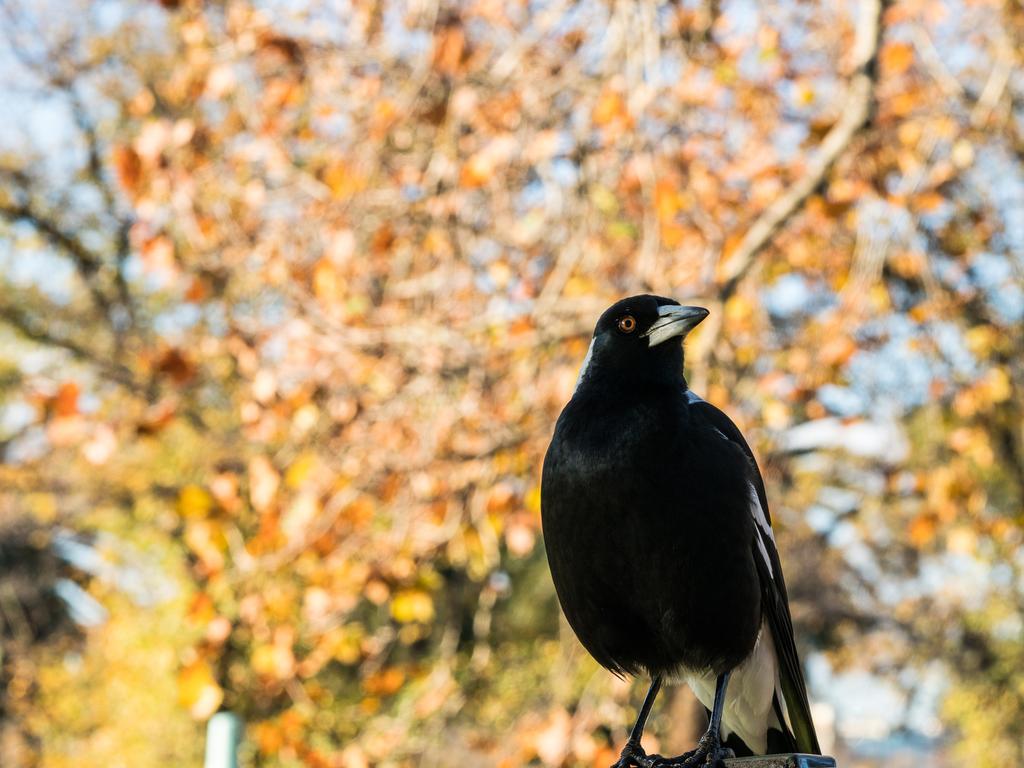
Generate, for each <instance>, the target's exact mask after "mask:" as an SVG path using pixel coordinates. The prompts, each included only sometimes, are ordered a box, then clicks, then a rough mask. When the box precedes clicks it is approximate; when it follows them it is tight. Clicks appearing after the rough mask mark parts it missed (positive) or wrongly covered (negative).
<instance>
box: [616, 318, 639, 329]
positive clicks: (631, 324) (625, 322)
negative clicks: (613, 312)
mask: <svg viewBox="0 0 1024 768" xmlns="http://www.w3.org/2000/svg"><path fill="white" fill-rule="evenodd" d="M619 330H620V331H622V332H623V333H632V332H633V331H635V330H636V318H635V317H633V316H632V315H625V316H624V317H620V318H619Z"/></svg>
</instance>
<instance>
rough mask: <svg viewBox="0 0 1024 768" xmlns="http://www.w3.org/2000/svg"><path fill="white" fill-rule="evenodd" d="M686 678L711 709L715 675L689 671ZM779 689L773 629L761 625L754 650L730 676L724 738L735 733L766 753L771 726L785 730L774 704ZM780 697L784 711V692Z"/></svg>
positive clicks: (757, 751) (695, 692) (758, 750)
mask: <svg viewBox="0 0 1024 768" xmlns="http://www.w3.org/2000/svg"><path fill="white" fill-rule="evenodd" d="M684 679H685V680H686V684H687V685H689V686H690V690H692V691H693V694H694V695H695V696H696V697H697V699H698V700H699V701H700V703H701V704H703V705H704V706H705V707H707V708H708V709H711V707H712V706H713V705H714V703H715V674H714V673H713V672H705V673H697V674H687V675H686V676H685V678H684ZM780 689H781V684H780V681H779V663H778V659H777V658H776V657H775V643H774V642H773V640H772V636H771V630H769V629H768V627H767V626H765V625H764V624H762V625H761V632H760V633H759V634H758V636H757V642H756V643H755V644H754V650H753V651H751V653H750V655H749V656H748V657H747V658H746V659H745V660H744V661H743V663H742V664H740V665H739V666H738V667H736V668H735V669H734V670H732V675H731V677H730V678H729V687H728V688H727V689H726V692H725V709H724V711H723V713H722V738H726V737H728V735H729V734H730V733H733V732H735V733H737V734H739V737H740V738H741V739H743V742H744V743H745V744H746V745H747V746H748V747H750V748H751V749H752V750H753V751H754V754H756V755H763V754H764V753H765V752H766V751H767V749H768V729H769V728H778V729H779V730H781V729H782V725H781V724H780V723H779V718H778V715H776V714H775V709H774V708H773V707H772V697H773V696H774V695H776V692H777V691H779V690H780ZM778 696H779V702H780V703H781V704H782V707H783V710H785V703H784V700H783V698H782V694H781V692H779V693H778Z"/></svg>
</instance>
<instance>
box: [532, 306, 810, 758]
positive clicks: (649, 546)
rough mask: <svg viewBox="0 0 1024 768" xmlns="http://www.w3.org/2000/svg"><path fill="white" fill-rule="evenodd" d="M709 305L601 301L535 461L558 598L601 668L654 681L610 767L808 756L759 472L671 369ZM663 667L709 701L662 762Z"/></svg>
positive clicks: (796, 665)
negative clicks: (685, 743) (687, 738)
mask: <svg viewBox="0 0 1024 768" xmlns="http://www.w3.org/2000/svg"><path fill="white" fill-rule="evenodd" d="M707 315H708V311H707V310H706V309H703V308H702V307H684V306H680V305H679V303H678V302H676V301H673V300H672V299H666V298H663V297H660V296H649V295H644V296H633V297H631V298H628V299H623V300H622V301H619V302H618V303H616V304H614V305H612V306H611V307H610V308H609V309H608V310H607V311H606V312H605V313H604V314H603V315H601V318H600V319H599V320H598V322H597V326H596V327H595V328H594V336H593V340H592V341H591V343H590V351H589V352H588V353H587V357H586V359H585V360H584V362H583V368H582V370H581V371H580V375H579V380H578V381H577V383H576V391H575V392H574V393H573V396H572V399H571V400H570V401H569V403H568V405H566V406H565V409H564V410H563V411H562V414H561V416H560V417H559V419H558V423H557V425H556V427H555V434H554V437H553V438H552V440H551V445H550V446H549V447H548V451H547V455H546V456H545V458H544V471H543V478H542V481H541V508H542V517H543V527H544V540H545V544H546V547H547V555H548V563H549V564H550V566H551V576H552V578H553V580H554V583H555V590H556V592H557V593H558V599H559V602H560V603H561V605H562V610H563V611H564V612H565V616H566V618H567V619H568V620H569V624H570V625H571V626H572V628H573V631H575V633H576V636H577V637H578V638H579V639H580V642H581V643H583V645H584V647H585V648H586V649H587V650H588V651H589V652H590V654H591V655H592V656H593V657H594V658H595V659H596V660H597V661H598V662H599V663H600V664H602V665H603V666H604V667H606V668H607V669H609V670H611V671H612V672H614V673H615V674H618V675H625V674H630V675H638V674H641V673H647V674H648V675H650V677H651V679H652V682H651V686H650V689H649V690H648V692H647V696H646V698H645V700H644V703H643V706H642V707H641V710H640V714H639V717H638V719H637V721H636V724H635V725H634V726H633V730H632V733H631V734H630V737H629V740H628V741H627V743H626V746H625V748H624V749H623V750H622V756H621V758H620V759H619V761H618V762H617V763H616V764H615V766H613V768H628V767H629V766H639V767H640V768H663V767H664V768H668V767H669V766H686V767H687V768H689V767H690V766H698V765H702V766H713V765H717V764H719V762H720V761H721V760H722V759H724V758H726V757H729V756H731V755H732V754H733V752H734V750H735V751H736V752H740V753H742V754H745V753H746V752H750V753H752V754H765V753H766V752H767V751H768V750H769V748H770V749H771V751H773V752H782V751H785V752H794V751H796V752H805V753H813V754H820V749H819V747H818V740H817V737H816V735H815V732H814V724H813V722H812V721H811V713H810V708H809V706H808V703H807V692H806V690H805V687H804V680H803V675H802V673H801V670H800V660H799V658H798V657H797V652H796V646H795V644H794V640H793V625H792V621H791V619H790V615H789V602H788V599H787V596H786V585H785V582H784V581H783V578H782V566H781V564H780V563H779V554H778V551H777V550H776V548H775V539H774V537H773V535H772V529H771V518H770V517H769V515H768V501H767V499H766V497H765V488H764V481H763V480H762V478H761V473H760V472H759V471H758V468H757V464H756V462H755V460H754V455H753V453H752V452H751V450H750V447H749V446H748V445H747V442H746V440H744V439H743V435H742V434H740V431H739V429H737V427H736V425H735V424H733V423H732V421H731V420H730V419H729V417H728V416H726V415H725V414H724V413H722V412H721V411H720V410H718V409H717V408H715V407H714V406H713V405H711V404H710V403H707V402H705V401H704V400H702V399H701V398H699V397H698V396H697V395H695V394H694V393H693V392H691V391H690V390H689V389H688V387H687V384H686V379H685V378H684V377H683V345H682V341H683V339H684V338H685V336H686V334H687V333H689V331H690V330H692V329H693V328H694V327H695V326H696V325H697V324H698V323H700V321H701V320H703V319H704V318H705V317H707ZM668 676H679V677H681V678H683V679H685V680H686V682H687V683H688V684H689V686H690V688H691V689H693V692H694V694H696V696H697V698H698V699H699V700H700V701H701V703H703V704H704V706H705V707H707V708H709V709H710V724H709V726H708V730H707V732H706V733H705V734H704V735H703V736H702V737H701V739H700V741H699V743H698V745H697V749H696V750H694V751H692V752H688V753H686V754H684V755H679V756H678V757H673V758H664V757H661V756H658V755H647V754H646V753H645V752H644V750H643V749H642V747H641V746H640V738H641V736H642V735H643V728H644V724H645V722H646V720H647V716H648V714H649V713H650V708H651V706H652V704H653V703H654V699H655V697H656V696H657V694H658V690H659V688H660V687H661V683H662V681H663V679H665V678H666V677H668ZM730 683H731V684H730ZM730 733H731V734H733V735H732V736H730ZM723 738H726V740H725V741H723ZM737 739H739V741H737Z"/></svg>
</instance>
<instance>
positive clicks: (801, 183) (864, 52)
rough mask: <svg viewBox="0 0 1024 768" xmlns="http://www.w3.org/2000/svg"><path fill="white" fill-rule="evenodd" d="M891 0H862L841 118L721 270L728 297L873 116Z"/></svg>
mask: <svg viewBox="0 0 1024 768" xmlns="http://www.w3.org/2000/svg"><path fill="white" fill-rule="evenodd" d="M886 2H887V0H862V1H861V4H860V14H859V16H858V19H857V32H856V38H855V40H854V44H853V61H854V66H855V70H854V74H853V77H852V78H851V79H850V85H849V89H848V91H847V95H846V102H845V104H844V105H843V111H842V114H841V115H840V117H839V120H838V122H836V124H835V125H833V126H832V128H831V130H830V131H829V132H828V134H826V136H825V138H824V139H823V140H822V142H821V146H820V147H819V148H818V152H817V154H815V156H814V157H813V158H812V159H811V161H810V162H809V163H808V165H807V170H806V171H805V172H804V175H803V176H801V177H800V178H799V179H797V181H796V182H795V183H794V184H793V185H792V186H791V187H790V188H789V189H788V190H787V191H786V193H785V194H784V195H783V196H782V197H780V198H778V199H777V200H776V201H775V202H774V203H772V204H771V205H770V206H768V208H766V209H765V210H764V212H763V213H762V214H761V215H760V216H758V218H757V220H756V221H755V222H754V224H753V226H751V227H750V229H748V230H747V233H746V235H744V237H743V240H742V241H741V242H740V244H739V246H738V247H737V248H736V251H735V252H734V253H733V254H732V256H730V257H729V259H728V260H727V261H726V263H725V265H724V267H723V269H722V277H721V278H720V280H719V289H718V296H719V298H720V299H721V300H722V301H724V300H726V299H728V298H729V297H730V296H732V294H733V293H735V291H736V288H737V287H738V285H739V282H740V281H741V280H742V279H743V277H744V275H746V273H747V272H748V271H749V270H750V268H751V267H752V266H753V264H754V261H755V259H756V257H757V255H758V254H759V253H760V252H761V251H762V250H763V249H764V247H765V246H766V245H768V243H769V242H770V241H771V238H772V236H773V235H774V234H775V233H776V232H777V231H778V230H779V229H781V228H782V226H783V225H784V224H785V223H786V222H787V221H789V219H790V218H792V216H793V215H794V214H795V213H796V212H797V211H798V210H800V208H801V207H803V204H804V203H805V202H806V201H807V198H808V197H810V196H811V193H812V192H814V190H815V189H816V188H817V187H818V185H819V184H821V182H822V181H824V179H825V176H826V174H827V173H828V172H829V169H831V168H832V166H833V165H834V164H835V162H836V160H838V159H839V156H840V155H842V153H843V152H844V151H845V149H846V148H847V147H848V146H849V145H850V142H851V141H852V140H853V137H854V136H856V135H857V133H858V132H859V131H860V129H861V128H863V127H864V126H865V125H866V124H867V123H868V120H869V118H870V117H871V113H872V110H873V107H874V93H875V84H876V82H877V79H878V50H879V47H880V43H881V38H882V12H883V10H884V6H885V4H886Z"/></svg>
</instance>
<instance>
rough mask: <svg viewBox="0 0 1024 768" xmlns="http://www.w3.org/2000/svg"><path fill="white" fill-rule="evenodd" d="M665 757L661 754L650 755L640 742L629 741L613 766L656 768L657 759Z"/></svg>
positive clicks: (622, 767)
mask: <svg viewBox="0 0 1024 768" xmlns="http://www.w3.org/2000/svg"><path fill="white" fill-rule="evenodd" d="M661 759H663V758H662V757H661V756H660V755H648V754H647V753H646V752H644V748H643V747H641V746H640V744H639V742H636V741H627V742H626V746H624V747H623V748H622V754H621V755H619V759H618V760H617V761H616V762H615V765H613V766H612V767H611V768H654V767H655V765H656V764H657V763H656V761H657V760H661Z"/></svg>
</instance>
